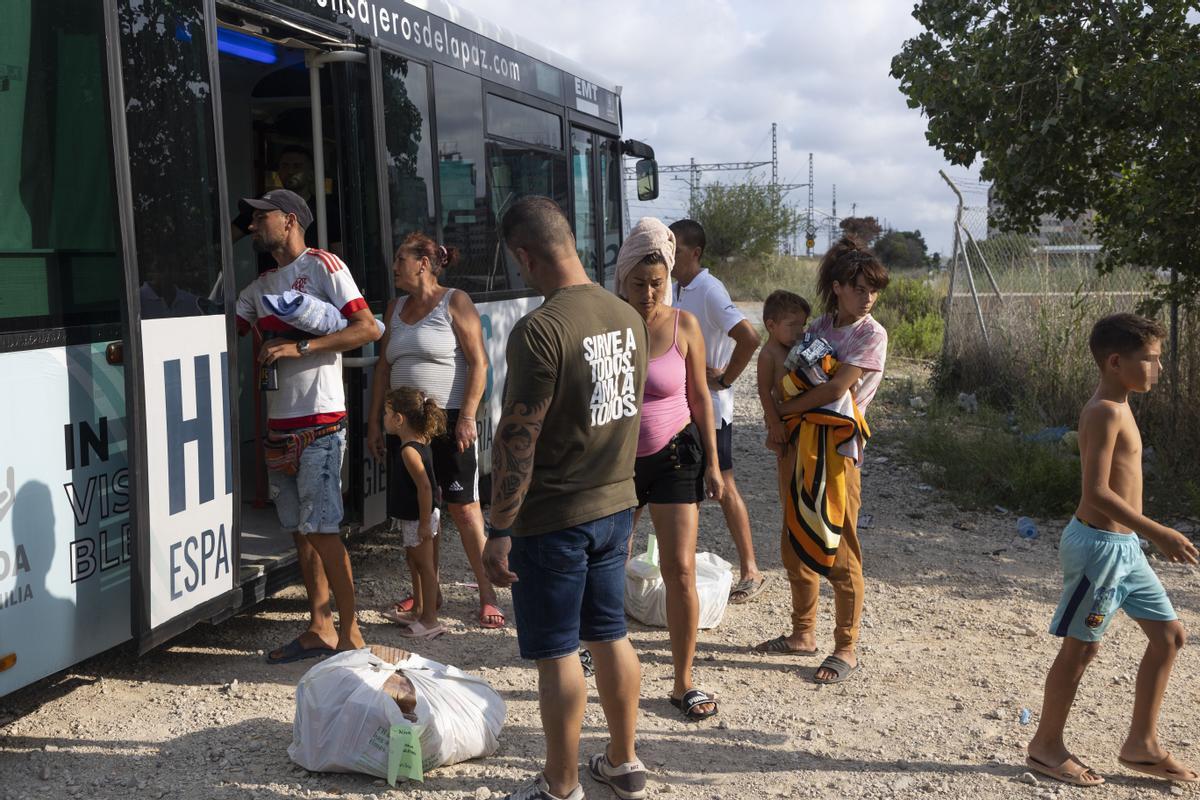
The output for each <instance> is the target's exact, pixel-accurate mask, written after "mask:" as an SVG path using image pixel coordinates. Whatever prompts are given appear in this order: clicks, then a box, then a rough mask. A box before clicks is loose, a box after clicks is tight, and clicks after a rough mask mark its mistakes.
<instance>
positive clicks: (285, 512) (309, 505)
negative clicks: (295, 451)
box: [267, 430, 346, 533]
mask: <svg viewBox="0 0 1200 800" xmlns="http://www.w3.org/2000/svg"><path fill="white" fill-rule="evenodd" d="M345 454H346V432H345V431H344V430H342V431H338V432H337V433H331V434H329V435H328V436H322V437H321V438H320V439H316V440H314V441H313V443H312V444H310V445H309V446H308V447H306V448H304V452H303V453H301V454H300V470H299V472H297V473H296V474H295V475H285V474H283V473H282V472H277V471H275V470H269V471H268V472H267V475H268V477H269V479H270V483H271V499H272V500H273V501H274V502H275V513H276V514H278V515H279V524H280V526H282V527H283V529H284V530H288V531H300V533H338V532H339V531H340V530H341V527H342V458H343V456H345Z"/></svg>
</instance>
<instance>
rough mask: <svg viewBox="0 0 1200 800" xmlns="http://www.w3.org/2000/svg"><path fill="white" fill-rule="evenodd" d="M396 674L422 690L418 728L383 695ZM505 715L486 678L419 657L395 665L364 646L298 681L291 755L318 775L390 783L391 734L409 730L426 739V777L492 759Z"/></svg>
mask: <svg viewBox="0 0 1200 800" xmlns="http://www.w3.org/2000/svg"><path fill="white" fill-rule="evenodd" d="M396 670H402V671H403V672H404V676H405V677H406V678H408V680H409V682H411V683H412V685H413V688H414V689H415V690H416V710H415V715H416V717H417V721H416V722H415V723H414V722H411V721H410V720H407V719H405V717H404V715H403V714H402V713H401V711H400V707H399V706H398V705H396V701H395V700H393V699H392V698H391V697H390V696H389V695H388V694H386V693H385V692H384V691H383V684H384V682H385V681H386V680H387V679H388V677H389V676H391V675H392V674H393V673H394V672H395V671H396ZM504 715H505V708H504V701H503V700H502V699H501V698H500V695H499V694H497V693H496V692H495V690H493V689H492V688H491V687H490V686H488V684H487V683H486V682H485V681H484V680H483V679H481V678H476V677H474V676H471V675H468V674H466V673H465V672H462V671H461V670H459V669H456V668H455V667H450V666H447V665H445V664H439V663H437V662H436V661H430V660H429V659H425V658H422V657H421V656H418V655H410V656H409V657H408V658H406V659H404V660H403V661H401V662H400V663H398V664H390V663H388V662H386V661H384V660H383V659H381V658H379V657H378V656H375V655H373V654H372V653H371V652H370V651H369V650H367V649H365V648H364V649H362V650H352V651H350V652H346V653H339V654H338V655H336V656H332V657H331V658H328V659H326V660H325V661H322V662H321V663H319V664H317V665H315V666H314V667H313V668H312V669H310V670H309V671H308V672H306V673H305V674H304V677H303V678H301V679H300V683H299V685H298V686H297V687H296V718H295V721H294V723H293V725H292V744H291V746H290V747H288V755H289V756H290V757H291V758H292V760H293V761H295V762H296V763H297V764H299V765H300V766H302V767H304V768H305V769H307V770H311V771H313V772H362V773H365V774H368V775H374V776H376V777H380V778H387V777H388V751H389V743H390V740H391V738H392V737H391V735H390V734H391V731H392V728H393V727H399V728H401V729H405V728H408V729H412V730H414V731H415V732H416V734H417V735H418V736H419V737H420V745H421V762H422V768H423V770H424V771H425V772H428V771H429V770H431V769H433V768H434V767H438V766H442V765H443V764H454V763H457V762H459V761H466V760H468V759H471V758H480V757H483V756H488V755H491V754H492V753H494V752H495V751H496V747H497V746H498V744H499V740H498V736H499V734H500V729H501V727H502V726H503V725H504Z"/></svg>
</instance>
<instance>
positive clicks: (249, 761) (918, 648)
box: [0, 380, 1200, 800]
mask: <svg viewBox="0 0 1200 800" xmlns="http://www.w3.org/2000/svg"><path fill="white" fill-rule="evenodd" d="M907 413H911V412H910V411H909V410H908V409H907V408H901V407H897V406H889V405H888V404H887V403H886V402H885V401H883V400H881V401H878V402H877V404H876V408H875V409H874V410H873V414H872V417H873V423H874V428H875V438H874V440H873V442H872V445H871V447H870V448H869V450H868V453H869V455H868V461H867V465H866V468H865V471H864V480H863V487H864V512H865V513H869V514H871V515H873V524H872V525H871V526H870V527H869V528H868V529H866V530H864V531H863V533H862V540H863V548H864V558H865V563H866V576H867V599H866V612H865V617H864V623H863V634H862V642H861V657H862V662H863V664H864V668H863V670H862V672H860V673H859V675H858V676H856V677H855V678H854V679H853V680H852V681H850V682H848V683H847V684H845V685H842V686H838V687H817V686H815V685H814V684H812V683H811V682H810V681H809V680H808V679H809V678H810V676H811V675H812V673H813V671H814V670H815V668H816V666H817V664H818V662H819V658H795V657H782V656H772V657H768V656H759V655H755V654H752V653H750V652H748V647H749V646H750V645H752V644H754V643H755V642H758V641H760V640H763V639H766V638H769V637H771V636H774V635H776V634H778V633H782V632H784V631H785V629H786V628H787V625H788V619H789V610H790V609H789V605H790V604H789V594H788V590H787V582H786V579H785V577H784V574H783V571H782V569H781V567H780V561H779V538H778V529H779V510H778V505H777V501H776V496H775V489H774V482H775V479H774V476H773V470H774V463H773V460H772V458H771V456H770V455H769V454H768V453H767V451H766V450H764V449H763V448H762V446H761V441H762V436H763V430H762V426H761V421H760V418H759V417H758V414H757V404H756V400H755V397H754V393H753V387H752V384H751V381H750V380H743V381H740V382H739V384H738V398H737V425H738V427H737V428H736V431H737V433H736V435H735V437H734V445H735V451H736V458H737V465H738V466H737V475H738V480H739V485H740V486H741V490H742V493H743V495H744V497H745V499H746V503H747V505H748V506H749V508H750V510H751V517H752V521H753V527H754V538H755V543H756V548H757V551H758V554H759V559H760V563H761V564H762V565H763V566H764V567H765V568H766V569H767V570H768V572H769V574H770V575H771V582H770V584H769V587H768V589H767V591H766V592H765V593H764V594H763V595H762V596H760V598H759V599H758V600H757V601H755V602H753V603H750V604H748V605H743V606H730V608H729V609H728V611H727V612H726V614H725V618H724V620H723V622H722V623H721V625H720V626H719V627H718V628H716V629H714V630H711V631H703V632H701V634H700V643H699V652H698V655H697V668H696V680H697V684H698V685H699V686H701V687H703V688H706V689H709V690H712V691H716V692H718V693H719V695H720V698H721V714H720V716H718V717H717V718H716V719H714V720H712V721H709V722H706V723H701V724H690V723H687V722H685V721H683V720H682V719H681V717H680V716H679V714H678V712H677V711H675V710H674V709H673V708H672V707H671V706H669V705H668V703H667V700H666V696H667V693H668V691H669V690H670V687H671V680H670V675H671V667H670V653H669V649H668V643H667V636H666V632H665V631H662V630H655V629H649V628H645V627H642V626H639V625H637V624H633V625H631V632H630V635H631V638H632V640H633V642H634V644H635V646H636V648H637V650H638V652H639V654H640V656H641V660H642V667H643V681H642V704H641V710H642V716H641V721H640V731H641V735H640V748H639V750H640V754H641V756H642V758H643V759H644V761H645V762H646V764H647V766H648V768H649V769H650V771H651V773H652V777H651V783H650V789H651V794H652V796H666V797H686V798H693V797H695V798H747V799H749V798H760V797H831V798H840V797H850V798H858V797H870V798H875V797H878V798H891V797H930V796H940V797H954V798H1012V797H1017V798H1020V797H1065V796H1069V795H1071V794H1072V793H1073V792H1075V793H1078V791H1079V790H1073V789H1067V788H1064V787H1061V786H1060V785H1057V784H1050V783H1047V782H1045V781H1042V780H1040V779H1039V780H1037V781H1036V782H1032V781H1030V780H1029V778H1027V777H1026V778H1022V773H1023V772H1024V771H1025V768H1024V766H1023V758H1024V755H1023V747H1024V744H1025V742H1026V741H1027V739H1028V738H1029V736H1030V735H1031V734H1032V731H1033V725H1036V722H1037V713H1038V709H1039V708H1040V704H1041V684H1042V680H1043V678H1044V675H1045V671H1046V669H1047V668H1048V666H1049V664H1050V661H1051V659H1052V658H1053V655H1054V653H1055V651H1056V640H1054V639H1053V638H1052V637H1051V636H1049V635H1048V634H1046V633H1045V628H1046V626H1047V624H1048V622H1049V618H1050V615H1051V613H1052V611H1053V606H1054V603H1055V602H1056V601H1057V597H1058V591H1059V589H1058V586H1059V575H1058V567H1057V554H1056V551H1055V547H1054V542H1055V541H1056V539H1057V532H1058V529H1060V528H1061V526H1062V524H1063V523H1064V522H1065V521H1064V520H1040V521H1039V522H1040V523H1041V529H1042V532H1043V536H1042V538H1041V539H1040V540H1039V541H1037V542H1036V543H1035V544H1034V545H1033V546H1032V547H1031V548H1029V549H1023V548H1019V547H1012V546H1010V544H1011V541H1010V540H1011V539H1012V537H1013V532H1014V519H1013V517H1012V516H1011V515H1004V514H1000V513H985V514H979V513H973V512H965V511H960V510H958V509H956V508H955V507H954V506H953V505H951V504H950V503H949V502H947V501H946V500H945V499H944V498H942V497H941V496H939V493H938V492H936V491H933V490H931V489H930V488H929V487H928V486H924V485H922V484H921V483H920V480H919V478H917V477H916V472H915V469H914V468H913V467H912V466H911V465H908V464H906V463H905V460H904V458H903V457H902V454H901V453H899V452H898V451H897V450H896V448H895V446H894V443H893V442H889V430H890V429H893V428H894V425H895V422H896V420H897V419H898V418H899V417H900V416H901V415H903V414H907ZM643 525H645V523H643ZM456 538H457V537H456V536H455V535H454V534H453V532H452V531H451V532H449V533H448V536H447V542H446V543H444V544H443V546H442V555H443V559H444V561H445V564H444V577H445V580H446V581H447V585H446V586H445V593H446V607H445V610H444V620H445V621H446V623H447V624H448V625H449V627H450V633H449V634H448V635H446V636H443V637H442V638H440V639H438V640H435V641H433V642H428V643H424V644H422V646H421V647H420V648H418V650H419V652H421V653H422V654H423V655H425V656H428V657H430V658H433V659H436V660H438V661H443V662H446V663H450V664H454V665H456V666H459V667H461V668H463V669H465V670H468V671H471V672H475V673H478V674H480V675H482V676H483V677H485V678H486V679H487V680H488V681H489V682H491V684H492V685H493V686H495V687H496V688H497V689H498V690H499V691H500V692H501V694H502V695H503V696H504V698H505V700H506V701H507V703H508V708H509V717H508V720H507V725H506V727H505V729H504V731H503V733H502V734H501V744H500V750H499V751H498V752H497V753H496V754H495V755H494V756H493V757H491V758H489V759H486V760H484V761H477V762H470V763H466V764H460V765H457V766H453V767H448V768H443V769H439V770H436V771H434V772H432V773H431V774H430V775H428V776H427V778H426V781H425V783H424V784H423V785H420V786H414V787H413V788H407V787H404V786H403V785H402V786H401V788H400V789H398V790H393V789H391V788H390V787H388V786H386V785H385V784H384V783H383V782H382V781H380V780H375V779H373V778H370V777H367V776H360V775H340V774H311V773H308V772H306V771H305V770H303V769H301V768H299V767H297V766H295V765H294V764H293V763H292V762H291V761H289V759H288V756H287V751H286V750H287V745H288V744H289V742H290V740H291V721H292V713H293V691H294V687H295V685H296V682H297V681H298V680H299V678H300V676H301V675H303V673H304V671H305V670H306V669H307V668H308V667H309V666H311V662H309V663H304V662H302V663H298V664H291V665H285V666H270V665H267V664H266V663H265V662H264V661H263V651H264V650H268V649H270V648H272V647H274V646H276V645H279V644H281V643H283V642H286V641H287V640H288V639H290V638H291V637H292V636H293V635H295V633H297V632H298V631H299V630H300V626H301V625H302V624H303V622H302V620H303V619H304V602H303V592H302V590H300V589H299V588H298V587H293V588H291V589H289V590H287V591H286V592H284V593H283V594H281V595H279V596H277V597H275V598H273V599H271V600H269V601H267V602H266V603H264V604H262V605H261V606H259V607H258V608H257V609H255V610H254V612H253V613H248V614H244V615H241V616H238V617H236V618H234V619H231V620H228V621H227V622H225V623H223V624H221V625H219V626H216V627H210V626H201V627H199V628H197V629H194V630H192V631H191V632H189V633H187V634H184V635H183V636H181V637H179V638H178V639H176V640H174V641H173V642H172V643H170V645H169V646H165V647H162V648H159V649H158V650H156V651H154V652H152V653H150V654H149V655H147V656H145V657H143V658H140V659H139V658H136V657H135V655H134V653H133V652H132V650H131V649H129V648H118V649H116V650H114V651H110V652H108V653H106V654H103V655H101V656H98V657H96V658H93V659H91V660H89V661H86V662H84V663H82V664H80V665H78V666H77V667H76V668H74V669H72V670H70V671H69V672H68V673H67V674H65V675H60V676H57V677H56V678H53V679H48V680H46V681H43V682H41V683H38V684H36V685H34V686H32V687H29V688H27V689H25V690H23V691H22V692H19V693H17V694H15V695H10V696H9V697H6V698H3V699H0V776H2V778H3V780H2V781H0V797H3V798H12V799H13V800H16V798H43V797H55V798H61V797H88V798H128V797H131V796H132V797H137V798H143V797H146V798H158V797H168V796H169V797H171V798H284V797H287V798H293V797H307V798H334V797H343V798H366V797H379V796H385V795H390V794H392V793H393V792H394V791H400V792H404V793H406V794H407V795H408V796H411V797H416V798H430V799H431V800H432V799H433V798H439V799H441V798H488V797H499V796H502V795H503V793H504V792H507V791H508V790H510V789H512V788H513V787H514V786H515V785H516V784H517V783H518V782H519V781H520V780H521V779H523V778H524V777H525V776H526V775H528V774H530V772H531V771H532V770H534V769H536V768H537V766H538V765H539V763H540V762H539V759H540V756H541V754H542V752H543V742H542V739H541V730H540V726H539V722H538V711H537V697H536V684H535V674H534V670H533V669H532V668H531V667H530V666H529V665H527V664H525V663H522V662H521V661H520V659H519V658H518V656H517V648H516V642H515V639H514V634H513V632H512V630H511V629H509V630H504V631H482V630H480V629H479V628H477V627H476V626H475V625H474V623H473V619H474V614H475V604H474V599H473V591H472V590H471V589H470V588H469V587H468V586H467V585H465V584H464V583H463V581H466V580H469V571H468V569H467V567H466V561H465V559H464V558H463V555H462V549H461V547H459V546H458V544H457V542H456V541H453V540H454V539H456ZM1004 547H1008V549H1007V550H1006V551H1005V552H1003V553H1001V554H1000V555H998V556H997V555H992V552H993V551H994V550H997V549H999V548H1004ZM700 548H701V549H702V550H708V551H713V552H716V553H718V554H719V555H721V556H722V557H724V558H725V559H727V560H729V561H731V562H732V561H735V555H734V552H733V547H732V544H731V542H730V540H729V536H728V533H727V532H726V530H725V527H724V523H723V519H722V518H721V515H720V511H719V509H718V508H717V507H716V506H715V505H713V504H705V507H704V509H703V511H702V515H701V530H700ZM352 555H353V559H354V565H355V570H356V574H357V578H358V583H359V586H360V591H361V598H362V599H361V602H362V605H363V607H364V608H365V609H367V610H365V611H363V612H362V615H361V617H362V621H363V623H364V626H365V631H364V632H365V635H366V637H367V641H369V642H373V643H381V644H391V645H397V646H404V642H405V640H403V639H401V638H400V637H399V636H397V635H396V633H395V630H394V628H393V627H392V626H391V625H390V623H388V622H386V621H385V620H384V619H383V618H382V617H381V616H380V615H379V614H378V613H377V611H375V610H374V609H375V608H378V607H380V606H382V605H383V604H384V603H385V602H387V601H390V600H394V599H396V598H398V597H400V596H402V594H403V593H404V592H405V590H406V584H407V577H406V574H405V570H404V562H403V553H402V551H401V549H400V548H399V547H398V545H397V543H396V542H395V541H393V540H392V539H390V538H388V537H385V536H381V535H368V536H364V537H361V538H359V539H358V540H356V541H355V542H354V544H353V548H352ZM1158 570H1159V573H1160V574H1161V575H1162V577H1163V579H1164V582H1165V583H1166V585H1167V588H1168V591H1169V592H1170V593H1171V596H1172V598H1173V600H1174V602H1175V604H1176V607H1177V608H1178V609H1179V611H1180V613H1181V615H1182V616H1183V619H1184V622H1185V624H1187V625H1188V626H1189V627H1195V622H1196V612H1197V609H1198V607H1200V580H1198V579H1197V576H1196V574H1195V573H1194V572H1190V571H1188V570H1186V569H1184V568H1182V567H1174V566H1166V565H1161V564H1159V565H1158ZM501 604H502V605H503V606H504V607H505V609H506V610H508V609H511V602H510V598H509V597H508V595H507V593H502V598H501ZM831 613H832V600H831V596H830V595H828V594H827V593H826V594H825V595H823V604H822V617H821V622H820V629H819V631H818V634H819V637H820V638H819V641H820V643H821V645H822V647H826V648H827V647H830V646H831V644H832V641H831V640H832V619H831V616H830V615H831ZM1142 642H1143V639H1142V637H1141V634H1140V632H1139V630H1138V629H1137V627H1136V625H1135V624H1134V623H1132V622H1131V621H1130V620H1129V619H1127V618H1125V617H1123V616H1122V617H1120V618H1119V619H1117V620H1116V621H1115V623H1114V624H1113V626H1112V628H1111V629H1110V631H1109V634H1108V637H1107V640H1106V645H1105V647H1104V649H1103V650H1102V652H1101V655H1100V656H1099V658H1098V659H1097V660H1096V662H1095V663H1094V665H1093V667H1092V668H1091V670H1090V671H1089V674H1088V676H1087V678H1086V680H1085V683H1084V686H1083V687H1082V689H1081V690H1080V694H1079V699H1078V703H1077V712H1076V714H1075V715H1074V717H1073V719H1072V723H1071V727H1070V742H1071V744H1072V745H1073V746H1074V747H1076V748H1077V752H1078V753H1080V754H1081V755H1082V756H1084V757H1085V758H1086V759H1087V760H1088V762H1089V763H1091V764H1093V765H1094V766H1095V767H1096V768H1097V769H1098V770H1099V771H1100V772H1101V773H1103V774H1105V775H1106V776H1107V777H1108V779H1109V783H1108V785H1107V786H1106V787H1104V789H1103V790H1097V791H1096V795H1097V796H1099V795H1100V794H1104V796H1105V797H1108V798H1133V797H1149V796H1157V795H1165V794H1184V793H1189V794H1191V793H1193V792H1192V790H1191V789H1185V788H1179V787H1175V788H1171V787H1168V786H1165V785H1163V784H1161V783H1158V782H1155V781H1152V780H1149V779H1142V778H1139V777H1135V776H1133V775H1131V774H1129V773H1127V772H1124V771H1123V770H1121V769H1120V768H1119V767H1118V765H1117V763H1116V754H1117V748H1118V747H1119V746H1120V743H1121V740H1122V738H1123V735H1124V730H1125V727H1126V725H1127V722H1128V717H1129V713H1130V709H1131V706H1132V702H1133V683H1132V682H1133V677H1134V674H1135V672H1136V668H1137V662H1138V659H1139V657H1140V654H1141V650H1142V646H1143V645H1142ZM1198 665H1200V659H1198V658H1197V656H1196V655H1195V654H1194V653H1192V652H1190V651H1185V652H1184V654H1183V656H1182V657H1181V659H1180V662H1179V664H1178V666H1177V668H1176V674H1175V679H1174V681H1173V682H1172V688H1171V689H1170V691H1169V694H1168V697H1167V700H1166V704H1165V708H1164V710H1163V716H1162V725H1161V734H1162V738H1163V741H1164V744H1165V745H1166V746H1167V747H1168V748H1169V749H1171V750H1172V751H1175V752H1177V753H1179V754H1180V755H1181V756H1182V757H1184V758H1188V759H1194V760H1200V749H1198V748H1197V747H1196V745H1195V744H1194V741H1195V740H1196V738H1197V737H1200V731H1198V730H1197V727H1196V724H1197V716H1196V714H1197V711H1196V710H1197V702H1196V701H1197V678H1198V677H1200V670H1198ZM591 699H592V701H593V702H591V703H590V704H589V708H588V713H587V716H586V718H585V720H584V744H583V753H584V757H585V758H586V755H587V754H588V753H591V752H593V751H595V750H596V749H597V748H600V747H601V746H602V745H603V742H604V740H605V733H604V725H603V718H602V716H601V714H600V710H599V706H598V704H597V703H595V702H594V701H595V695H594V690H593V691H592V697H591ZM1022 708H1027V709H1030V710H1031V711H1032V712H1033V723H1032V724H1030V725H1026V726H1023V725H1021V724H1020V720H1019V717H1020V712H1021V709H1022ZM583 780H584V785H585V789H586V791H587V792H588V793H589V795H590V796H591V797H594V798H608V797H611V796H612V795H611V794H610V793H609V791H608V790H607V789H605V788H604V787H600V786H597V785H595V784H593V783H592V782H591V781H590V779H588V778H586V777H585V778H584V779H583ZM1027 781H1029V782H1028V783H1027Z"/></svg>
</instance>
